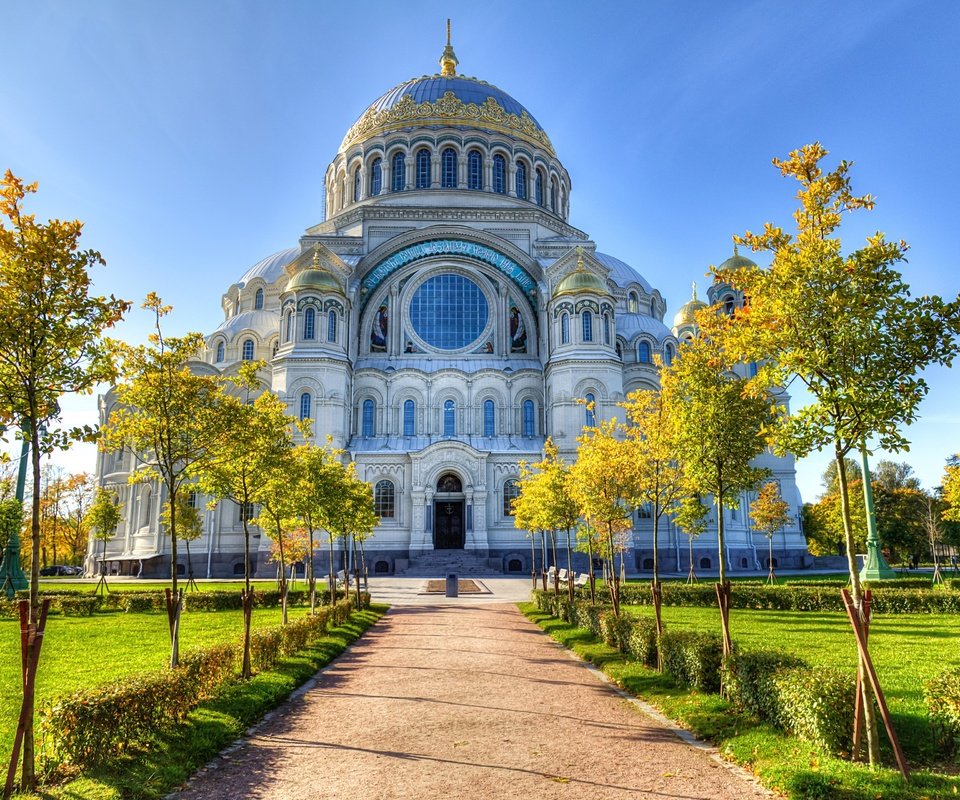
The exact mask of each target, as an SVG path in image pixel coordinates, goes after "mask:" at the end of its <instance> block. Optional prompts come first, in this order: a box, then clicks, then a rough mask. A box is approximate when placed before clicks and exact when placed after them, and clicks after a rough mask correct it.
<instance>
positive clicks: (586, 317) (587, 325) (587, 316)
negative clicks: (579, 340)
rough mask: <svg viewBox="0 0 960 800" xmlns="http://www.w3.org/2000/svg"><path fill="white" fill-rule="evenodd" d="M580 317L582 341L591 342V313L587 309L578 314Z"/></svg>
mask: <svg viewBox="0 0 960 800" xmlns="http://www.w3.org/2000/svg"><path fill="white" fill-rule="evenodd" d="M580 319H581V321H582V322H583V341H585V342H592V341H593V314H591V313H590V312H589V311H584V312H583V314H581V315H580Z"/></svg>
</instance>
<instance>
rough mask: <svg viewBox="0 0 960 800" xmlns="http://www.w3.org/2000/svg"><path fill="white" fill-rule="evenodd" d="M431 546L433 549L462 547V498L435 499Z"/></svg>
mask: <svg viewBox="0 0 960 800" xmlns="http://www.w3.org/2000/svg"><path fill="white" fill-rule="evenodd" d="M434 519H435V520H436V525H435V526H434V531H435V532H434V538H433V547H434V549H435V550H462V549H463V542H464V539H463V528H464V525H463V500H437V502H436V503H434Z"/></svg>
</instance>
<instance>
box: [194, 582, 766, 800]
mask: <svg viewBox="0 0 960 800" xmlns="http://www.w3.org/2000/svg"><path fill="white" fill-rule="evenodd" d="M768 796H769V795H768V794H767V793H766V792H764V791H763V790H762V789H759V788H758V787H756V786H755V785H753V784H752V783H750V782H748V781H746V780H744V779H743V778H741V777H739V776H738V775H736V774H734V773H733V772H731V771H730V770H728V769H726V768H724V767H723V766H721V765H719V764H718V763H717V762H716V761H715V760H714V759H712V758H711V757H710V756H709V754H707V753H705V752H703V751H700V750H697V749H694V748H692V747H690V746H689V745H687V744H684V743H683V742H681V741H680V740H679V739H677V738H676V737H675V736H674V735H673V734H672V733H670V732H669V731H667V730H666V729H664V728H662V727H660V726H659V725H658V724H657V723H656V722H655V721H653V720H652V719H651V718H649V717H647V716H646V715H644V714H642V713H640V712H639V711H638V710H637V709H636V708H635V707H634V706H632V705H631V704H630V703H628V702H627V701H625V700H624V699H623V698H622V697H621V696H620V695H619V694H617V693H616V692H614V691H613V690H612V689H611V688H610V687H608V686H607V685H605V684H603V683H601V682H600V681H599V680H598V679H597V678H596V677H595V676H594V675H593V674H591V673H590V671H589V670H588V669H586V668H585V667H584V666H583V665H582V664H581V663H579V662H577V661H575V660H573V659H571V658H570V657H569V655H568V654H566V653H565V652H563V651H562V650H560V649H559V648H557V647H556V646H554V645H553V644H552V643H551V641H550V640H549V639H548V638H547V637H546V636H545V635H543V634H542V633H541V632H540V631H539V629H537V628H536V626H534V625H533V624H532V623H530V622H528V621H527V620H526V619H525V618H524V617H523V616H522V615H521V614H520V613H519V612H518V611H517V609H516V607H515V606H512V605H491V604H484V603H476V602H471V601H466V600H463V599H461V602H460V603H459V604H457V605H435V606H402V607H398V608H395V609H394V610H392V611H391V612H390V613H389V614H388V615H387V616H386V617H384V619H383V620H382V621H381V622H379V623H378V624H377V625H376V626H374V627H373V628H372V629H371V630H370V631H369V632H368V633H367V634H366V635H365V636H364V637H363V638H362V639H361V640H360V641H359V642H357V643H356V644H355V645H354V646H353V647H352V648H351V649H350V650H349V651H348V652H347V653H345V654H344V655H343V656H342V657H341V658H339V659H338V660H337V661H336V662H334V663H333V664H332V665H331V666H330V667H329V668H328V669H327V670H325V671H324V672H323V673H321V675H320V676H319V678H318V680H317V682H316V684H315V685H314V686H312V687H311V688H310V689H308V690H307V691H306V693H304V694H302V695H301V696H299V697H296V698H295V699H294V700H292V701H291V702H290V703H289V704H288V705H287V706H285V707H283V708H282V709H281V710H280V711H279V712H277V713H275V714H274V715H272V716H271V717H270V718H268V719H267V720H266V721H265V722H264V723H262V724H261V725H260V726H259V728H257V730H256V731H255V733H254V734H253V735H252V736H250V737H248V738H247V739H245V740H244V741H243V742H242V743H241V744H240V745H239V746H237V747H235V748H233V749H232V750H230V751H228V752H226V753H224V754H223V755H221V756H220V757H219V758H218V759H216V760H215V761H214V762H212V763H211V764H210V765H209V766H208V767H207V768H205V770H203V771H202V772H201V773H200V774H199V775H197V776H196V777H195V778H194V779H193V781H192V782H191V783H190V784H189V785H188V786H187V787H186V789H185V790H184V791H183V792H182V793H181V794H180V795H178V797H180V798H183V800H186V798H195V799H196V800H200V799H201V798H202V799H208V800H213V799H214V798H216V799H217V800H220V798H256V800H280V798H283V799H284V800H287V799H289V800H294V799H295V800H313V799H314V798H358V797H363V798H371V800H400V799H401V798H403V799H406V798H417V799H418V800H424V799H426V800H434V799H439V798H468V799H469V800H501V799H504V798H511V800H512V798H534V799H535V800H553V798H591V800H615V799H616V798H658V799H667V798H674V799H679V798H691V799H693V798H716V799H717V800H721V798H722V799H723V800H738V798H761V797H768Z"/></svg>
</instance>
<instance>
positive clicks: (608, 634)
mask: <svg viewBox="0 0 960 800" xmlns="http://www.w3.org/2000/svg"><path fill="white" fill-rule="evenodd" d="M599 622H600V638H601V639H603V641H604V644H607V645H609V646H610V647H616V648H617V650H619V651H620V652H621V653H626V652H627V651H628V648H629V642H630V633H631V631H632V630H633V623H634V618H633V617H631V616H629V615H628V614H621V615H620V616H619V617H618V616H617V615H616V614H614V613H613V609H612V608H610V609H606V610H604V611H602V612H601V613H600V618H599Z"/></svg>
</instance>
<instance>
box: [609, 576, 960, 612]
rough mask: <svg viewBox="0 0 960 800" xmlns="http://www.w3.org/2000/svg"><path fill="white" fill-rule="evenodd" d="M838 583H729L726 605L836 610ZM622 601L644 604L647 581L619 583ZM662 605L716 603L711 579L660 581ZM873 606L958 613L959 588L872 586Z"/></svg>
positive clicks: (840, 601)
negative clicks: (706, 580) (789, 584)
mask: <svg viewBox="0 0 960 800" xmlns="http://www.w3.org/2000/svg"><path fill="white" fill-rule="evenodd" d="M841 588H842V587H840V586H838V585H837V584H832V585H826V584H825V585H823V586H808V585H806V584H794V585H792V586H779V585H778V586H766V585H763V584H744V583H733V584H731V592H730V607H731V608H751V609H759V610H770V611H838V612H843V610H844V608H843V598H842V597H841V596H840V589H841ZM620 602H621V603H623V604H624V605H637V606H648V605H651V603H652V602H653V599H652V597H651V593H650V587H649V586H648V585H647V584H633V583H631V584H625V585H623V586H621V587H620ZM663 605H665V606H697V607H701V608H710V607H714V606H716V605H717V595H716V591H715V589H714V585H713V583H702V584H685V583H664V584H663ZM873 610H874V611H876V612H877V613H880V614H958V613H960V592H958V591H953V590H949V589H942V588H927V589H890V588H887V587H886V586H884V587H883V588H876V589H873Z"/></svg>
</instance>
